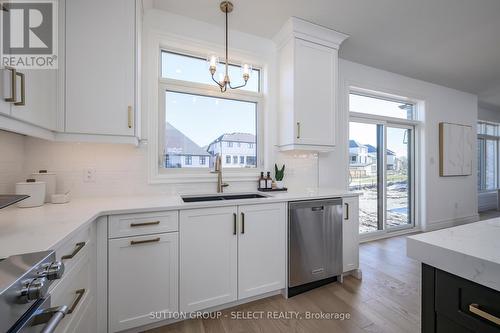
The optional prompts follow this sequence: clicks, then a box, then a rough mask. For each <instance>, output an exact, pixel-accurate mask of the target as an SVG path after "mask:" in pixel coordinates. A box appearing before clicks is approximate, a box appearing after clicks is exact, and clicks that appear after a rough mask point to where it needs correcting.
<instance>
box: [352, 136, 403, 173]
mask: <svg viewBox="0 0 500 333" xmlns="http://www.w3.org/2000/svg"><path fill="white" fill-rule="evenodd" d="M376 161H377V148H375V147H374V146H372V145H370V144H361V143H359V142H357V141H355V140H349V166H350V170H351V176H352V177H366V176H373V175H376V174H377V164H376ZM386 162H387V170H390V171H398V170H400V169H401V162H400V161H399V159H398V158H397V157H396V154H395V153H394V152H393V151H392V150H390V149H387V156H386Z"/></svg>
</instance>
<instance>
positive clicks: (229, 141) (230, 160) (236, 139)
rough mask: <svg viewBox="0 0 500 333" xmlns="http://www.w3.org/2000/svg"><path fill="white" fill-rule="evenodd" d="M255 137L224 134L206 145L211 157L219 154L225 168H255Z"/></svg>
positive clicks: (241, 134)
mask: <svg viewBox="0 0 500 333" xmlns="http://www.w3.org/2000/svg"><path fill="white" fill-rule="evenodd" d="M255 143H256V142H255V135H253V134H250V133H226V134H223V135H221V136H219V137H218V138H217V139H215V140H214V141H212V143H210V144H209V145H208V148H207V151H208V153H209V154H211V155H212V156H215V155H216V154H220V155H221V156H222V165H223V167H225V168H252V167H256V166H257V149H256V144H255Z"/></svg>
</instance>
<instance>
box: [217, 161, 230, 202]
mask: <svg viewBox="0 0 500 333" xmlns="http://www.w3.org/2000/svg"><path fill="white" fill-rule="evenodd" d="M214 173H216V174H217V193H223V192H224V187H227V186H229V184H227V183H224V182H223V181H222V156H221V155H220V154H217V155H216V157H215V165H214Z"/></svg>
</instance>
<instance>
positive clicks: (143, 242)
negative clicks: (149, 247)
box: [130, 237, 161, 245]
mask: <svg viewBox="0 0 500 333" xmlns="http://www.w3.org/2000/svg"><path fill="white" fill-rule="evenodd" d="M160 239H161V238H160V237H157V238H153V239H145V240H138V241H134V240H133V241H130V245H137V244H146V243H156V242H159V241H160Z"/></svg>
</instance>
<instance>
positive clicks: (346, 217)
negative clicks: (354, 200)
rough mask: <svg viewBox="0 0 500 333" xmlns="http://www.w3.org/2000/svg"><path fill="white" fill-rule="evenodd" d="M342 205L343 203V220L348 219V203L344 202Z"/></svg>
mask: <svg viewBox="0 0 500 333" xmlns="http://www.w3.org/2000/svg"><path fill="white" fill-rule="evenodd" d="M344 205H345V217H344V220H349V204H348V203H347V202H345V203H344Z"/></svg>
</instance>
